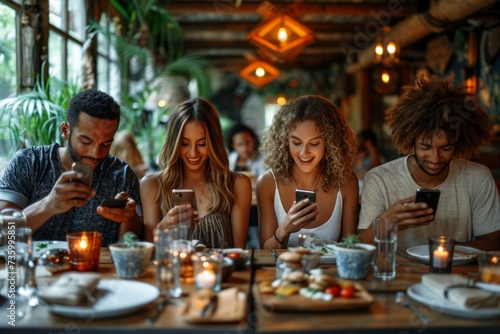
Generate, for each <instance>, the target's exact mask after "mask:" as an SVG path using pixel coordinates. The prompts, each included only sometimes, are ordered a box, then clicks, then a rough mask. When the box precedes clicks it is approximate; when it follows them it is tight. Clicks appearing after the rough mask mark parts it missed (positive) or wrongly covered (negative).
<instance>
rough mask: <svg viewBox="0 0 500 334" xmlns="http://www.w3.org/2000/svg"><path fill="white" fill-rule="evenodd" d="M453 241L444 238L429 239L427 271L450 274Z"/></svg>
mask: <svg viewBox="0 0 500 334" xmlns="http://www.w3.org/2000/svg"><path fill="white" fill-rule="evenodd" d="M454 247H455V240H453V239H452V238H449V237H445V236H437V237H429V270H430V272H432V273H451V267H452V260H453V249H454Z"/></svg>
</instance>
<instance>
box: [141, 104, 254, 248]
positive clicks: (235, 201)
mask: <svg viewBox="0 0 500 334" xmlns="http://www.w3.org/2000/svg"><path fill="white" fill-rule="evenodd" d="M159 165H160V169H159V171H158V172H157V173H154V174H149V175H146V176H145V177H144V178H143V179H142V180H141V199H142V200H143V214H144V225H145V232H146V239H148V240H152V239H153V230H154V229H155V228H157V227H166V226H168V225H171V224H175V223H177V222H178V217H179V214H180V213H181V212H182V211H186V210H187V209H189V208H188V206H186V205H183V206H175V205H174V203H173V199H172V190H173V189H183V188H190V189H194V192H195V196H196V206H197V208H196V211H194V213H193V219H192V228H191V231H190V238H191V239H197V240H200V242H201V243H203V244H204V245H205V246H207V247H216V248H228V247H241V248H245V245H246V241H247V234H248V219H249V214H250V205H251V197H252V193H251V192H252V187H251V183H250V179H249V178H248V177H246V176H245V175H243V174H239V173H233V172H231V171H230V170H229V161H228V157H227V151H226V149H225V146H224V139H223V136H222V129H221V126H220V121H219V116H218V114H217V111H216V110H215V108H214V107H213V106H212V105H211V104H210V102H208V101H207V100H205V99H203V98H195V99H191V100H187V101H185V102H183V103H181V104H180V105H179V106H178V107H177V109H176V110H175V111H174V112H173V114H172V115H171V117H170V120H169V125H168V129H167V139H166V141H165V144H164V145H163V148H162V150H161V153H160V157H159Z"/></svg>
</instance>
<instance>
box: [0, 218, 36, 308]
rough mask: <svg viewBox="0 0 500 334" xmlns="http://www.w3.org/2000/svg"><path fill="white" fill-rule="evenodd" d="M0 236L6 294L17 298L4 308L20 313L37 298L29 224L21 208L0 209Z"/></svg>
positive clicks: (32, 304)
mask: <svg viewBox="0 0 500 334" xmlns="http://www.w3.org/2000/svg"><path fill="white" fill-rule="evenodd" d="M0 236H1V245H2V246H3V248H4V258H5V264H6V270H5V272H6V277H3V278H2V282H6V284H7V291H6V292H7V296H8V297H9V298H15V301H16V302H15V307H14V309H12V310H7V311H8V313H9V314H10V313H12V312H13V313H14V314H15V316H18V317H23V316H24V315H25V314H26V312H27V311H28V309H29V307H30V306H36V305H37V304H38V298H37V297H36V282H35V276H34V275H35V270H34V262H33V258H32V252H33V248H32V239H31V228H30V227H28V223H27V219H26V215H25V214H24V212H23V211H22V210H17V209H11V208H8V209H4V210H2V211H1V212H0ZM11 296H12V297H11ZM10 304H12V303H11V302H9V305H10ZM9 314H8V315H7V316H8V317H9Z"/></svg>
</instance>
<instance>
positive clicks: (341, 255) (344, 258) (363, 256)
mask: <svg viewBox="0 0 500 334" xmlns="http://www.w3.org/2000/svg"><path fill="white" fill-rule="evenodd" d="M357 246H358V248H346V247H343V246H342V244H338V245H333V248H334V249H335V258H336V260H337V271H338V274H339V276H340V277H341V278H344V279H352V280H358V279H364V278H365V277H366V275H368V272H369V271H370V267H371V264H372V260H373V254H374V253H375V246H374V245H370V244H362V243H359V244H357Z"/></svg>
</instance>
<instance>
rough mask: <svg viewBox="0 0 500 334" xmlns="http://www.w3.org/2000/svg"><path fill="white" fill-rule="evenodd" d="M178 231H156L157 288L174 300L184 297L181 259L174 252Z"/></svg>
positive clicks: (169, 229)
mask: <svg viewBox="0 0 500 334" xmlns="http://www.w3.org/2000/svg"><path fill="white" fill-rule="evenodd" d="M177 235H178V230H177V229H176V228H173V227H170V228H165V229H158V228H157V229H155V230H154V244H155V262H156V287H157V288H158V290H160V293H161V294H162V295H166V296H168V297H172V298H179V297H180V296H182V287H181V281H180V262H179V258H178V257H176V256H174V254H173V252H172V243H173V241H174V240H175V239H176V238H177Z"/></svg>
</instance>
